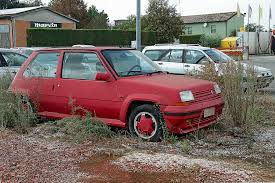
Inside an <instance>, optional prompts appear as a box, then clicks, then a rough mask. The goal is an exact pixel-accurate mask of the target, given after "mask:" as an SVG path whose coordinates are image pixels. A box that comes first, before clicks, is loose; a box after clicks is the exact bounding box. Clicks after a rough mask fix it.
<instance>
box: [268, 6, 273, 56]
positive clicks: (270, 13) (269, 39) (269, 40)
mask: <svg viewBox="0 0 275 183" xmlns="http://www.w3.org/2000/svg"><path fill="white" fill-rule="evenodd" d="M271 18H272V11H271V2H270V3H269V15H268V30H267V32H268V44H269V45H268V46H269V48H270V49H269V53H270V54H271V35H272V31H270V21H271Z"/></svg>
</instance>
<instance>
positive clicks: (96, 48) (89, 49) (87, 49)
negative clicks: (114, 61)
mask: <svg viewBox="0 0 275 183" xmlns="http://www.w3.org/2000/svg"><path fill="white" fill-rule="evenodd" d="M60 50H79V51H103V50H135V49H133V48H119V47H63V48H44V49H37V50H35V52H39V51H60Z"/></svg>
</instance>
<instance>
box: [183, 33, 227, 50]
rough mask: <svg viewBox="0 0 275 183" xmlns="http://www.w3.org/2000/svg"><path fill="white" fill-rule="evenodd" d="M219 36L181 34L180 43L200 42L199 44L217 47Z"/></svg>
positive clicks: (219, 41) (219, 42) (218, 45)
mask: <svg viewBox="0 0 275 183" xmlns="http://www.w3.org/2000/svg"><path fill="white" fill-rule="evenodd" d="M221 40H222V38H221V37H218V36H208V35H201V34H198V35H181V36H180V43H182V44H200V45H201V46H205V47H211V48H218V47H220V44H221Z"/></svg>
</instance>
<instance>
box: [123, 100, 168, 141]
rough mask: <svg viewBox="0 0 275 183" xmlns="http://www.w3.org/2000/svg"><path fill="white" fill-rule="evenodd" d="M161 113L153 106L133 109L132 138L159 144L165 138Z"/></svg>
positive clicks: (130, 122) (131, 117)
mask: <svg viewBox="0 0 275 183" xmlns="http://www.w3.org/2000/svg"><path fill="white" fill-rule="evenodd" d="M161 124H162V123H161V113H160V112H159V110H158V109H157V108H156V107H155V106H153V105H148V104H145V105H141V106H138V107H136V108H135V109H133V111H132V112H131V114H130V117H129V123H128V125H129V126H128V127H129V131H130V133H131V135H132V136H134V137H139V138H141V139H143V140H146V141H151V142H158V141H160V140H161V138H162V136H163V131H162V125H161Z"/></svg>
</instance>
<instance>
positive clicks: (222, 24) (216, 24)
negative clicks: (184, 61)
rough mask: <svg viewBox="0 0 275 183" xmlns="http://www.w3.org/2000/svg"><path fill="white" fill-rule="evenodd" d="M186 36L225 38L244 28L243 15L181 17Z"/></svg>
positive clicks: (224, 14)
mask: <svg viewBox="0 0 275 183" xmlns="http://www.w3.org/2000/svg"><path fill="white" fill-rule="evenodd" d="M182 18H183V21H184V26H185V30H184V32H185V34H186V35H198V34H204V35H213V36H219V37H221V38H225V37H228V36H231V35H232V34H233V33H235V32H236V30H237V31H240V28H241V27H243V26H244V15H243V14H241V16H240V17H238V15H237V12H228V13H215V14H204V15H192V16H183V17H182Z"/></svg>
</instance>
